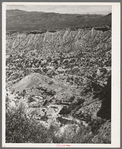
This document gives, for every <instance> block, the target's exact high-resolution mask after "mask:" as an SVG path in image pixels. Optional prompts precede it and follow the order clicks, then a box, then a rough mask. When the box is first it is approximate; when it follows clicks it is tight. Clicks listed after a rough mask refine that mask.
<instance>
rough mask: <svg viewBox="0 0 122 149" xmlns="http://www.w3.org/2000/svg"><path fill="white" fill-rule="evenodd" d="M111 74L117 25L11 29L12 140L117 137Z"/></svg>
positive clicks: (8, 84)
mask: <svg viewBox="0 0 122 149" xmlns="http://www.w3.org/2000/svg"><path fill="white" fill-rule="evenodd" d="M27 15H28V14H27ZM41 15H44V16H47V18H48V17H49V16H50V15H53V16H54V14H41ZM48 15H49V16H48ZM56 15H59V14H55V17H56ZM17 16H18V15H17ZM17 16H16V17H17ZM29 16H30V15H29ZM64 16H65V17H66V16H67V15H63V16H62V17H64ZM20 17H23V15H22V16H20ZM68 17H72V15H71V16H70V15H68ZM77 17H78V18H79V17H81V16H77ZM85 17H86V16H85ZM101 17H102V16H101ZM106 17H108V16H106ZM106 17H105V18H104V17H103V19H105V20H106ZM24 18H26V17H24ZM49 18H50V17H49ZM57 18H58V17H57ZM57 18H56V19H57ZM53 19H54V18H53ZM86 19H88V20H89V18H87V17H86ZM15 20H16V19H15ZM47 20H48V19H47ZM110 78H111V30H108V31H104V32H103V31H101V30H96V29H94V28H92V29H77V30H75V31H73V30H72V29H71V28H68V29H63V30H58V31H56V32H54V33H52V32H49V31H46V32H45V33H33V32H30V33H24V32H22V33H19V32H15V33H14V34H7V35H6V142H7V143H103V144H104V143H111V80H110Z"/></svg>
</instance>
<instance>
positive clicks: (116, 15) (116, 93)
mask: <svg viewBox="0 0 122 149" xmlns="http://www.w3.org/2000/svg"><path fill="white" fill-rule="evenodd" d="M21 4H24V5H110V6H112V119H111V124H112V125H111V136H112V137H111V144H62V146H61V144H60V146H58V144H54V143H53V144H51V143H49V144H46V143H5V122H6V121H5V95H6V91H5V84H6V82H5V74H6V73H5V57H6V5H21ZM120 33H121V32H120V2H110V3H109V2H92V3H90V2H76V3H75V2H58V3H56V2H3V3H2V147H19V148H20V147H29V148H33V147H34V148H35V147H38V148H43V147H46V148H51V147H53V148H59V147H65V148H66V147H72V148H76V147H77V148H79V147H80V148H81V147H85V148H102V147H103V148H108V147H109V148H119V147H120V131H121V130H120V104H121V102H120V101H121V98H120ZM63 145H64V146H63ZM66 145H67V146H66ZM68 145H69V146H68Z"/></svg>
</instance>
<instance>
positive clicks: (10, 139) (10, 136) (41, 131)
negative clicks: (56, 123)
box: [6, 107, 51, 143]
mask: <svg viewBox="0 0 122 149" xmlns="http://www.w3.org/2000/svg"><path fill="white" fill-rule="evenodd" d="M50 136H51V135H50V132H49V131H48V130H46V128H45V127H44V126H42V125H37V122H35V121H34V120H33V119H29V118H27V116H26V114H25V113H24V111H23V110H22V107H21V108H18V109H17V110H15V111H14V112H11V111H7V112H6V143H47V142H48V143H50Z"/></svg>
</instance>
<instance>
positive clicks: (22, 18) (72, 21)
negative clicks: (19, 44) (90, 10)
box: [6, 10, 111, 32]
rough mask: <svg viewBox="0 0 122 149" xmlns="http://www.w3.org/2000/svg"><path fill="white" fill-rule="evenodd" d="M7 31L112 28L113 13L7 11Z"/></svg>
mask: <svg viewBox="0 0 122 149" xmlns="http://www.w3.org/2000/svg"><path fill="white" fill-rule="evenodd" d="M6 25H7V32H29V31H32V30H36V31H43V32H45V31H52V32H54V31H57V30H61V29H66V28H71V29H72V30H76V29H78V28H92V27H101V28H107V29H108V28H110V27H111V14H109V15H106V16H103V15H89V14H86V15H79V14H58V13H43V12H27V11H21V10H7V11H6Z"/></svg>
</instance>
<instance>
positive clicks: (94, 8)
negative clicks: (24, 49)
mask: <svg viewBox="0 0 122 149" xmlns="http://www.w3.org/2000/svg"><path fill="white" fill-rule="evenodd" d="M6 9H7V10H10V9H20V10H25V11H41V12H55V13H62V14H64V13H65V14H66V13H68V14H88V13H89V14H108V13H110V12H112V6H111V5H52V4H51V5H49V4H48V5H6Z"/></svg>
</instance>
